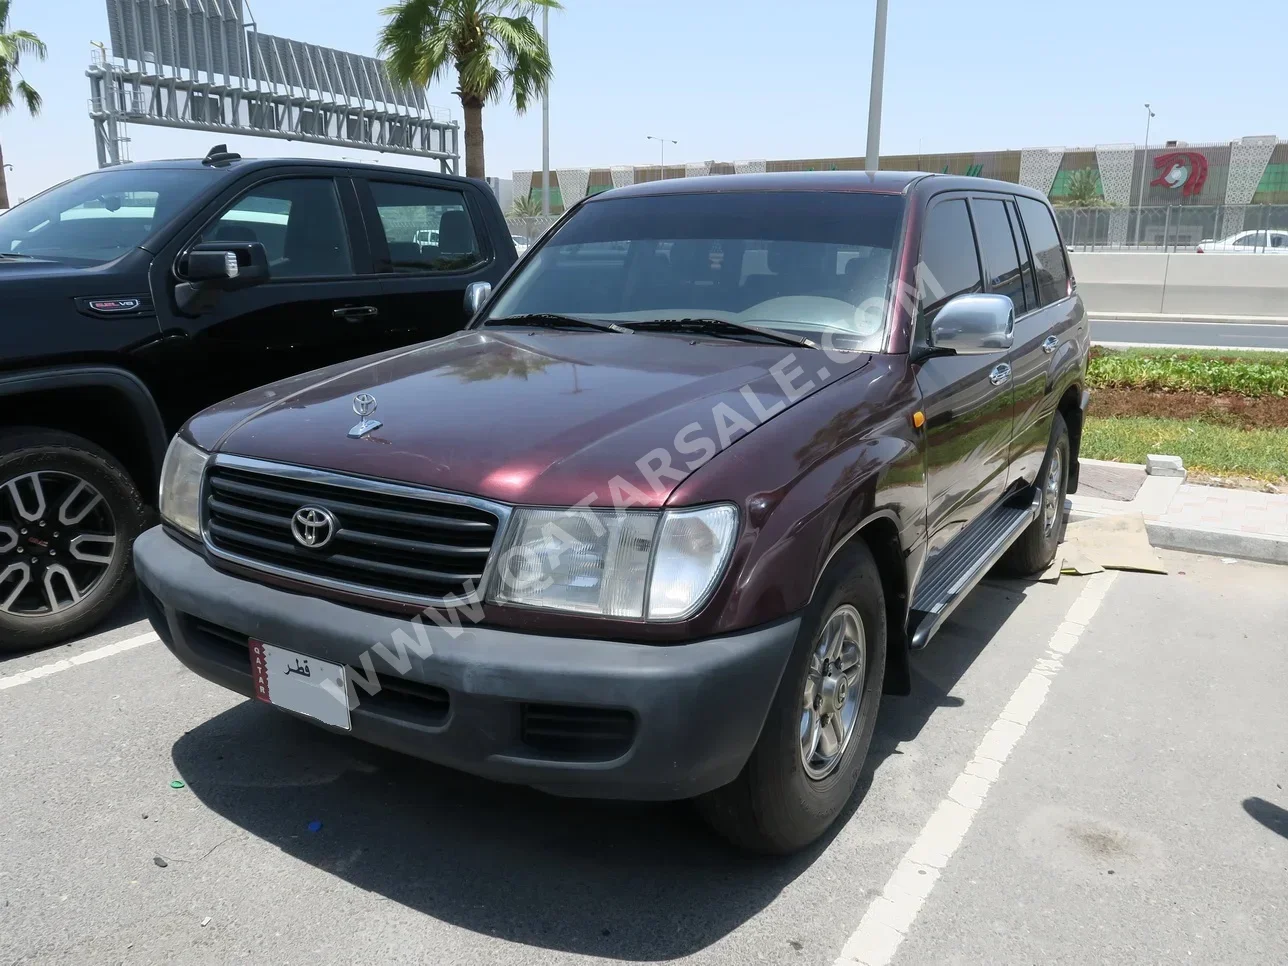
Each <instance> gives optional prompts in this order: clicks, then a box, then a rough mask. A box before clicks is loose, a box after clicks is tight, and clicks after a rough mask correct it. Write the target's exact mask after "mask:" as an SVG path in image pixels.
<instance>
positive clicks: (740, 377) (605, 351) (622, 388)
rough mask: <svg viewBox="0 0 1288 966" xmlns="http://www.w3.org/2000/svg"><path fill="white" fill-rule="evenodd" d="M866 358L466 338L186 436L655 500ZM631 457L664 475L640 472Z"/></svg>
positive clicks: (575, 336) (516, 488)
mask: <svg viewBox="0 0 1288 966" xmlns="http://www.w3.org/2000/svg"><path fill="white" fill-rule="evenodd" d="M869 358H870V356H868V355H865V354H861V353H859V354H852V355H847V356H845V357H844V359H843V361H842V362H841V363H840V364H838V363H837V362H836V361H835V360H836V355H835V354H832V357H831V358H830V359H829V357H828V356H826V355H824V353H823V352H821V351H819V350H812V349H807V348H794V347H791V346H786V345H773V344H759V343H757V344H748V343H741V342H733V341H729V340H716V339H701V338H693V337H689V336H676V335H659V334H633V335H624V334H609V333H599V332H594V333H580V332H558V331H549V330H547V331H539V332H532V333H529V332H525V331H523V330H515V329H505V330H501V329H491V330H473V331H468V332H461V333H457V334H456V335H454V336H450V337H448V338H446V339H441V340H438V341H435V342H431V343H426V344H424V345H420V346H416V347H414V348H411V349H406V350H401V351H397V352H393V353H387V354H385V355H383V356H377V357H372V358H370V359H365V360H359V361H358V362H355V363H348V364H346V365H344V366H338V367H332V368H331V369H328V370H322V371H320V372H317V373H312V374H308V375H306V376H302V377H296V378H295V379H292V380H287V381H285V382H283V383H277V384H274V385H271V386H267V387H264V388H263V389H259V390H255V391H254V392H251V393H247V394H244V395H242V396H239V397H235V398H234V399H232V400H229V401H228V402H226V403H223V404H221V405H220V406H217V407H215V408H214V409H211V410H208V411H206V412H205V413H203V414H202V415H200V416H198V417H197V418H196V419H194V420H193V421H192V423H191V424H190V426H189V430H188V432H189V434H190V435H191V436H192V437H193V438H194V440H195V441H196V442H197V443H198V444H199V445H203V446H205V447H207V448H214V449H217V450H218V451H220V452H224V453H232V454H237V455H240V456H247V457H253V458H258V459H265V460H276V461H281V462H285V463H293V464H299V465H305V466H316V467H321V468H326V469H329V470H334V471H339V472H347V473H353V474H358V475H362V476H371V477H378V478H381V479H389V480H398V481H403V482H408V483H414V484H421V485H426V486H432V487H437V488H440V489H447V490H453V491H457V492H462V493H470V494H475V495H478V496H483V497H489V498H492V499H496V500H500V501H504V502H509V503H526V504H545V505H554V506H560V505H563V506H570V505H573V504H576V503H578V502H582V501H588V503H589V505H597V506H611V505H613V504H614V502H615V500H616V501H619V502H623V501H629V500H633V501H634V502H636V503H642V504H643V505H661V504H663V503H664V502H665V501H666V498H667V497H668V496H669V495H670V493H671V491H672V490H673V489H674V488H675V486H676V485H677V484H678V483H679V482H680V481H682V480H683V479H684V478H686V477H687V476H688V475H689V474H690V473H691V472H693V470H694V469H696V468H697V467H698V466H700V465H701V464H702V462H703V461H704V457H705V458H709V456H710V455H712V454H713V453H714V452H715V451H716V450H717V449H723V448H724V447H725V446H726V445H729V444H730V443H731V442H733V441H736V440H738V439H740V438H741V437H742V436H745V435H747V434H748V433H749V432H751V431H752V430H753V429H754V427H755V426H757V425H759V424H760V423H762V422H764V421H765V420H766V419H768V418H772V416H773V415H776V414H777V413H778V412H781V411H782V410H783V409H784V408H786V407H787V406H788V405H791V404H792V403H794V402H798V401H799V400H800V399H803V398H805V396H807V395H809V394H810V393H812V392H816V391H817V390H818V389H819V388H820V387H821V386H822V385H823V384H824V383H825V382H831V381H835V380H836V379H838V378H840V377H841V376H843V375H845V374H846V373H848V372H852V371H854V370H855V369H857V368H859V367H861V366H862V365H864V364H865V363H866V362H867V360H868V359H869ZM820 370H823V374H822V378H820ZM360 393H369V394H370V395H371V396H373V397H374V398H375V400H376V403H377V409H376V411H375V413H374V414H373V416H372V418H373V419H378V420H380V421H381V423H382V425H381V426H380V427H379V428H378V429H375V430H373V431H371V432H369V433H367V434H366V435H364V436H363V437H362V438H360V439H352V438H350V437H349V436H348V432H349V430H350V429H351V428H352V427H353V426H354V425H355V424H356V423H357V422H358V421H359V418H358V416H357V415H355V413H354V397H355V396H356V395H358V394H360ZM704 439H707V440H710V441H711V446H713V447H714V448H713V449H708V447H707V446H705V445H704V444H703V440H704ZM663 454H665V457H664V456H663ZM664 458H665V459H666V462H665V463H663V459H664ZM641 461H644V462H643V464H642V465H643V466H645V467H647V466H652V467H654V468H659V467H668V468H666V469H658V472H656V473H654V474H653V475H652V477H650V476H648V475H646V473H645V472H644V471H643V470H641V468H640V464H641ZM623 494H625V495H623Z"/></svg>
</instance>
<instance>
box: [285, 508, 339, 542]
mask: <svg viewBox="0 0 1288 966" xmlns="http://www.w3.org/2000/svg"><path fill="white" fill-rule="evenodd" d="M335 529H336V527H335V517H333V516H332V515H331V513H330V511H329V510H324V509H322V508H321V507H317V506H302V507H300V508H299V509H298V510H296V511H295V516H293V517H291V535H292V536H293V537H295V542H296V543H298V544H299V545H300V546H301V547H308V548H309V549H310V550H317V549H318V548H320V547H325V546H326V545H327V544H328V543H330V542H331V538H332V537H334V536H335Z"/></svg>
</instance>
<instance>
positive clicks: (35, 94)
mask: <svg viewBox="0 0 1288 966" xmlns="http://www.w3.org/2000/svg"><path fill="white" fill-rule="evenodd" d="M18 94H19V95H20V96H21V97H22V100H23V102H24V103H25V104H26V105H27V112H28V113H29V114H31V116H32V117H35V116H36V115H37V114H39V113H40V106H41V105H42V104H43V103H44V100H43V99H42V98H41V96H40V92H39V91H37V90H36V89H35V88H34V87H32V86H31V85H30V84H28V83H27V82H26V81H18Z"/></svg>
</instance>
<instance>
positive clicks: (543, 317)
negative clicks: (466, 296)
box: [483, 312, 631, 332]
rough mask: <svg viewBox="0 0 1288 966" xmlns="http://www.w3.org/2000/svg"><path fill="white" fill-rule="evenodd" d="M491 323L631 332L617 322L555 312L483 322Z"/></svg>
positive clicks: (487, 324)
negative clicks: (599, 320) (571, 326)
mask: <svg viewBox="0 0 1288 966" xmlns="http://www.w3.org/2000/svg"><path fill="white" fill-rule="evenodd" d="M489 325H531V326H537V327H540V326H544V327H546V328H548V329H557V328H561V327H563V326H567V325H581V326H585V327H586V328H588V329H598V330H599V331H600V332H630V331H631V330H630V329H624V328H622V327H621V326H620V325H618V324H617V323H616V322H598V321H596V320H595V319H583V318H579V317H578V316H575V315H559V314H557V313H554V312H529V313H528V314H526V315H503V316H501V317H500V318H498V319H488V320H487V321H486V322H484V323H483V326H484V328H486V327H487V326H489Z"/></svg>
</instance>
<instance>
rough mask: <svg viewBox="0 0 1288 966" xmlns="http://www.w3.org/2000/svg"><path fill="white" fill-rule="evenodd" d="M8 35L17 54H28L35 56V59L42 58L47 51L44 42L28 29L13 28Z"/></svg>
mask: <svg viewBox="0 0 1288 966" xmlns="http://www.w3.org/2000/svg"><path fill="white" fill-rule="evenodd" d="M8 36H9V37H10V38H12V40H13V43H14V46H15V47H16V48H17V51H18V53H19V54H28V55H29V56H32V57H35V58H36V60H44V59H45V57H46V55H47V54H48V53H49V48H48V47H46V46H45V42H44V41H43V40H41V39H40V38H39V37H37V36H36V35H35V34H33V33H32V32H31V31H30V30H15V31H13V32H12V33H10V34H8Z"/></svg>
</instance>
